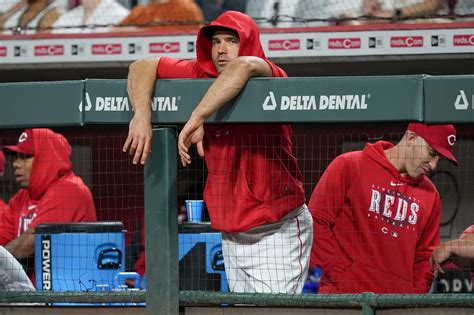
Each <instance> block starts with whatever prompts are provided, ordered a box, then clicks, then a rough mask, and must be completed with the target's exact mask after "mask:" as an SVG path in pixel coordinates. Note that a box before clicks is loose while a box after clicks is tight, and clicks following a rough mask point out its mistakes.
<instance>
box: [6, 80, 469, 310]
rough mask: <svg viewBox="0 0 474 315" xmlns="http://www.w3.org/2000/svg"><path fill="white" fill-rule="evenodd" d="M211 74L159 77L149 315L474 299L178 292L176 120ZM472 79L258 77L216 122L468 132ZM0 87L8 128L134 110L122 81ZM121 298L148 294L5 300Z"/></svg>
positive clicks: (88, 120)
mask: <svg viewBox="0 0 474 315" xmlns="http://www.w3.org/2000/svg"><path fill="white" fill-rule="evenodd" d="M211 82H212V81H211V80H200V81H189V80H186V81H179V80H177V81H160V82H159V83H158V84H157V88H156V90H155V94H154V95H155V96H154V98H153V100H152V103H153V109H154V110H153V122H154V123H155V124H157V125H173V127H170V128H163V129H160V130H157V131H155V137H154V140H153V141H154V142H153V155H152V159H151V160H150V161H149V163H148V164H147V165H146V168H145V209H147V212H146V214H145V215H146V221H147V222H157V225H156V226H155V225H153V226H151V227H150V225H147V231H146V234H147V237H146V239H147V247H148V248H158V249H161V250H160V252H165V253H167V254H166V255H148V256H147V266H149V268H150V266H151V268H150V270H149V272H148V273H147V274H148V280H147V281H148V289H147V295H148V296H153V297H155V296H156V297H157V298H153V299H148V301H147V302H148V304H147V311H149V313H150V314H155V313H163V314H164V313H177V312H178V310H179V308H178V306H179V303H184V304H211V305H222V304H235V303H237V304H242V303H244V304H253V305H258V306H277V307H281V306H285V307H292V306H293V307H331V308H332V307H336V308H359V309H361V310H363V311H364V312H365V313H366V314H370V313H371V312H373V311H374V309H376V308H377V309H379V308H384V307H396V308H398V307H403V308H405V307H410V306H414V307H422V306H423V307H425V306H434V305H438V306H441V305H443V306H472V303H473V301H472V298H471V296H470V295H456V296H454V295H445V296H444V295H437V296H414V295H410V296H379V295H373V294H361V295H348V296H317V295H315V296H298V297H295V296H278V297H276V296H272V295H251V296H249V295H237V294H224V293H209V292H179V291H178V287H177V285H176V284H177V277H178V275H177V272H176V270H177V267H176V264H177V230H176V226H177V224H176V223H177V221H176V216H175V215H174V214H173V213H170V211H168V209H173V208H176V205H175V204H174V203H175V202H176V201H175V198H172V197H171V196H175V195H176V194H177V192H176V187H175V185H176V176H177V173H176V169H177V165H176V161H177V156H176V142H175V137H176V131H175V127H174V125H176V124H180V123H184V122H185V121H186V119H187V117H188V116H189V115H190V113H191V111H192V109H193V108H194V106H195V104H196V102H197V101H198V100H199V99H200V97H201V95H202V94H203V93H204V91H205V90H206V89H207V87H208V86H209V85H210V84H211ZM473 87H474V77H473V76H447V77H427V76H405V77H352V78H291V79H284V80H278V79H252V80H251V81H250V82H249V83H248V84H247V86H246V87H245V89H244V90H243V92H242V93H241V95H239V97H237V98H236V99H235V100H234V102H233V103H231V104H228V106H226V107H225V108H223V109H221V110H220V111H219V112H218V113H216V115H214V116H213V117H212V118H211V119H210V122H218V121H219V122H222V121H225V122H253V123H264V122H291V123H306V124H312V123H328V122H332V123H347V124H348V123H354V124H357V123H361V122H371V123H375V122H378V123H383V122H385V123H387V122H400V123H402V122H408V121H426V122H450V123H456V124H463V125H460V127H461V130H463V131H469V130H470V129H471V123H472V122H473V121H474V88H473ZM182 91H187V92H186V93H182ZM0 93H1V95H2V99H1V103H0V125H1V126H2V127H3V128H23V127H33V126H34V127H40V126H76V127H82V128H88V127H94V125H97V124H100V125H107V124H127V123H128V121H129V119H130V117H131V111H130V104H129V103H128V98H127V94H126V89H125V81H121V80H118V81H115V80H85V81H73V82H52V83H25V84H2V85H0ZM255 103H257V106H255ZM32 104H42V105H41V106H32ZM304 126H307V125H304ZM330 126H331V125H328V128H331V127H330ZM381 129H383V128H381ZM158 200H160V201H159V202H157V201H158ZM155 266H159V268H157V267H155ZM158 270H159V272H158ZM124 297H126V298H125V299H128V298H130V299H131V300H133V301H143V300H144V293H143V292H127V293H121V292H111V293H107V294H100V295H98V296H97V295H93V294H88V293H87V292H85V293H73V292H67V293H61V294H60V293H51V294H45V293H35V294H31V293H30V294H23V295H18V294H16V295H11V294H3V295H2V300H3V301H5V302H7V301H8V302H14V301H38V302H44V301H79V300H83V301H96V302H100V301H109V302H110V301H118V300H120V299H123V298H124ZM23 299H24V300H23Z"/></svg>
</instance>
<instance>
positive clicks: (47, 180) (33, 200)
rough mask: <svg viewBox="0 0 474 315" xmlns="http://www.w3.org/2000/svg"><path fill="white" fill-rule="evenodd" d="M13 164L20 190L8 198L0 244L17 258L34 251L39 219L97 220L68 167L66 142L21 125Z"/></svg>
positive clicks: (9, 149) (8, 148)
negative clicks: (36, 227)
mask: <svg viewBox="0 0 474 315" xmlns="http://www.w3.org/2000/svg"><path fill="white" fill-rule="evenodd" d="M3 150H4V151H5V152H6V153H13V154H16V159H15V160H14V162H13V168H14V169H15V176H16V181H17V182H18V184H19V186H20V190H19V191H18V192H17V193H16V194H15V195H14V196H13V197H12V198H11V199H10V201H9V202H8V205H7V213H5V214H4V221H3V222H2V224H3V225H2V228H3V231H2V233H1V236H0V245H5V248H6V249H7V250H8V251H9V252H10V253H11V254H12V255H13V256H14V257H15V258H17V259H19V260H20V259H24V258H28V257H30V256H31V255H33V254H34V248H35V246H34V245H35V242H34V228H35V226H36V225H38V224H39V223H57V222H91V221H96V220H97V218H96V212H95V206H94V201H93V200H92V194H91V192H90V190H89V188H88V187H87V186H86V185H85V184H84V182H83V181H82V179H81V178H80V177H78V176H76V175H75V174H74V173H73V171H72V165H71V160H70V156H71V146H70V145H69V143H68V141H67V140H66V138H65V137H64V136H63V135H61V134H59V133H55V132H53V131H52V130H50V129H45V128H37V129H26V130H25V131H23V132H22V133H21V135H20V137H19V139H18V143H17V144H16V145H11V146H5V147H3Z"/></svg>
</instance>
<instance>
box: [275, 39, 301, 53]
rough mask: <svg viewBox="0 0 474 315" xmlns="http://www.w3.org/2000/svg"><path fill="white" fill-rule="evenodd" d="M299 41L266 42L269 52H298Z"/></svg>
mask: <svg viewBox="0 0 474 315" xmlns="http://www.w3.org/2000/svg"><path fill="white" fill-rule="evenodd" d="M300 46H301V45H300V40H299V39H273V40H269V41H268V49H269V50H299V49H300Z"/></svg>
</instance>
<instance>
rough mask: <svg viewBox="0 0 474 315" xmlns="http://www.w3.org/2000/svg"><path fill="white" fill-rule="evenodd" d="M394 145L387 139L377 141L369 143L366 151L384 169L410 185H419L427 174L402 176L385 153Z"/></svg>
mask: <svg viewBox="0 0 474 315" xmlns="http://www.w3.org/2000/svg"><path fill="white" fill-rule="evenodd" d="M393 147H394V145H393V144H392V143H390V142H387V141H377V142H376V143H374V144H371V143H368V144H367V145H366V146H365V148H364V153H365V154H367V156H369V157H370V158H371V159H373V160H374V161H375V162H377V163H378V164H380V165H381V166H382V167H383V168H384V169H386V170H387V171H389V172H390V173H391V174H392V175H393V176H394V177H395V178H396V179H398V180H399V181H402V182H405V183H407V184H409V185H418V184H419V183H420V182H421V181H422V180H423V179H424V177H425V175H421V176H418V177H417V178H411V177H410V176H402V175H400V172H399V171H398V170H397V169H396V168H395V166H393V164H392V163H390V161H389V160H388V158H387V156H386V155H385V152H384V151H385V150H388V149H390V148H393Z"/></svg>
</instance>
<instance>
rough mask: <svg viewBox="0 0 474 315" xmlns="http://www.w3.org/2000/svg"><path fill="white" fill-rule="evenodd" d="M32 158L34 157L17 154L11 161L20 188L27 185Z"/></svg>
mask: <svg viewBox="0 0 474 315" xmlns="http://www.w3.org/2000/svg"><path fill="white" fill-rule="evenodd" d="M34 160H35V158H34V157H32V156H26V155H23V154H18V155H17V157H16V159H15V161H14V162H13V168H14V169H15V179H16V181H17V183H18V184H19V185H20V187H21V188H27V187H28V184H29V182H30V174H31V169H32V168H33V161H34Z"/></svg>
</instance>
